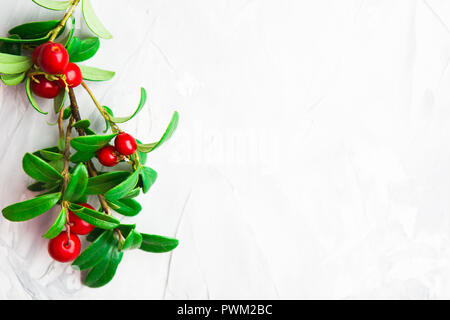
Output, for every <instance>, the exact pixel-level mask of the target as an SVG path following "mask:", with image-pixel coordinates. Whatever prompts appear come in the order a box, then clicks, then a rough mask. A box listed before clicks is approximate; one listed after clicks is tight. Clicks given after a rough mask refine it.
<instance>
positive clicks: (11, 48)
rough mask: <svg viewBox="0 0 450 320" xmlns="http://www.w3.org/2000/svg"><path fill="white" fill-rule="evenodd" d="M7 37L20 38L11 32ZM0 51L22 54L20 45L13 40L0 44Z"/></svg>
mask: <svg viewBox="0 0 450 320" xmlns="http://www.w3.org/2000/svg"><path fill="white" fill-rule="evenodd" d="M8 38H10V39H20V37H19V36H18V35H16V34H13V35H12V36H9V37H8ZM0 52H2V53H8V54H13V55H16V56H20V55H21V54H22V45H21V44H20V43H15V42H4V43H2V45H1V46H0Z"/></svg>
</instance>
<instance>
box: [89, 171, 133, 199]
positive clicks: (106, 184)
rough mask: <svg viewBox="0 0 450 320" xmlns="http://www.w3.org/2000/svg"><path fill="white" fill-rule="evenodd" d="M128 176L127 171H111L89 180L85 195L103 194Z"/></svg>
mask: <svg viewBox="0 0 450 320" xmlns="http://www.w3.org/2000/svg"><path fill="white" fill-rule="evenodd" d="M129 176H130V172H128V171H113V172H108V173H104V174H101V175H98V176H96V177H92V178H89V181H88V186H87V188H86V194H90V195H96V194H104V193H106V192H108V191H109V190H110V189H112V188H114V187H115V186H117V185H118V184H120V183H121V182H123V181H125V180H126V179H127V178H128V177H129Z"/></svg>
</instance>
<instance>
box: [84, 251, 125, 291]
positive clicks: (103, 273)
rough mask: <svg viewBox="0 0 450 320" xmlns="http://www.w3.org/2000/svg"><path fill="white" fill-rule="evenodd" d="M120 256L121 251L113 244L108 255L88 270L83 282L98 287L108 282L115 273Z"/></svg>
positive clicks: (121, 254) (120, 259)
mask: <svg viewBox="0 0 450 320" xmlns="http://www.w3.org/2000/svg"><path fill="white" fill-rule="evenodd" d="M122 257H123V252H122V251H119V249H118V248H117V246H113V247H112V248H111V250H110V252H108V255H107V256H106V257H104V258H103V259H102V260H101V261H100V262H99V263H98V264H97V265H96V266H95V267H94V268H92V269H91V270H90V271H89V273H88V275H87V276H86V279H85V280H84V284H85V285H86V286H88V287H91V288H99V287H102V286H104V285H105V284H107V283H108V282H110V281H111V280H112V279H113V278H114V275H115V274H116V270H117V267H118V266H119V264H120V262H121V261H122Z"/></svg>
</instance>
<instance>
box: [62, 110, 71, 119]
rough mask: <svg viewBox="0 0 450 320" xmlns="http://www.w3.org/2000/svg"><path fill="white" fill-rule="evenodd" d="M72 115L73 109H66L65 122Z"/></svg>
mask: <svg viewBox="0 0 450 320" xmlns="http://www.w3.org/2000/svg"><path fill="white" fill-rule="evenodd" d="M71 115H72V109H70V108H66V109H64V113H63V120H67V119H69V118H70V116H71Z"/></svg>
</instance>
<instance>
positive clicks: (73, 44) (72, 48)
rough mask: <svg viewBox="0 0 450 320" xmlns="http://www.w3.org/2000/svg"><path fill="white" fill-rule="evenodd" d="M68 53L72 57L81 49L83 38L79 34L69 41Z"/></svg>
mask: <svg viewBox="0 0 450 320" xmlns="http://www.w3.org/2000/svg"><path fill="white" fill-rule="evenodd" d="M66 47H67V48H66V49H67V53H68V54H69V57H70V58H72V55H74V54H75V53H76V52H77V51H78V50H80V47H81V40H80V38H78V37H77V36H74V37H72V39H70V41H69V42H68V43H67V46H66Z"/></svg>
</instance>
